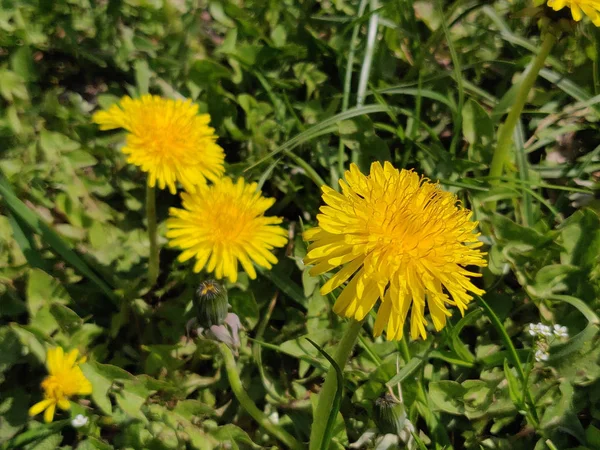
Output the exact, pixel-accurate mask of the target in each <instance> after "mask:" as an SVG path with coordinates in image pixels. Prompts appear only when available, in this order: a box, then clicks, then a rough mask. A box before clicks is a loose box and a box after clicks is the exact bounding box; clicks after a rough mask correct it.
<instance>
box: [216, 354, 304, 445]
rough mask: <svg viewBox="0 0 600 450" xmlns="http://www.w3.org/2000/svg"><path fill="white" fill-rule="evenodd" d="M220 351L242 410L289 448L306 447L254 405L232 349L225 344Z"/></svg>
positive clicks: (232, 388) (230, 383)
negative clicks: (241, 377)
mask: <svg viewBox="0 0 600 450" xmlns="http://www.w3.org/2000/svg"><path fill="white" fill-rule="evenodd" d="M218 345H219V351H220V352H221V355H222V356H223V360H224V361H225V371H226V372H227V379H228V380H229V386H230V387H231V390H232V391H233V394H234V395H235V398H237V400H238V402H240V405H242V408H244V410H245V411H246V412H247V413H248V414H250V416H251V417H252V418H253V419H254V420H256V422H258V424H259V425H260V426H261V427H263V428H264V429H265V430H266V431H267V432H268V433H269V434H270V435H271V436H273V437H274V438H276V439H278V440H280V441H281V442H283V443H284V444H285V445H286V446H287V447H288V448H291V449H293V450H302V449H304V446H303V445H302V444H300V442H298V441H297V440H296V439H295V438H294V437H293V436H292V435H291V434H289V433H288V432H287V431H285V430H283V429H282V428H280V427H279V426H277V425H275V424H274V423H273V422H271V421H270V420H269V418H268V417H267V416H266V415H265V413H263V412H262V411H261V410H260V409H258V407H257V406H256V405H255V404H254V402H253V401H252V399H251V398H250V397H249V396H248V394H247V393H246V390H245V389H244V386H243V385H242V381H241V380H240V376H239V374H238V371H237V367H236V365H235V359H234V357H233V353H232V352H231V349H230V348H229V347H228V346H227V345H226V344H224V343H222V342H221V343H219V344H218Z"/></svg>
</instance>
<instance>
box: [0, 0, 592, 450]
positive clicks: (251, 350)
mask: <svg viewBox="0 0 600 450" xmlns="http://www.w3.org/2000/svg"><path fill="white" fill-rule="evenodd" d="M361 5H362V6H363V10H362V11H360V5H359V4H357V2H353V1H350V0H332V1H326V0H323V1H311V0H304V1H302V0H283V1H280V0H270V1H269V0H262V1H261V0H248V1H243V2H242V1H236V0H223V1H205V0H177V1H164V2H163V1H160V0H103V1H100V0H97V1H94V0H62V1H54V2H51V1H45V0H37V1H36V0H22V1H18V0H0V170H1V173H2V175H1V177H0V448H3V449H9V448H10V449H50V448H61V449H70V448H76V449H85V450H87V449H110V448H134V449H138V448H149V449H184V448H193V449H202V450H204V449H217V448H262V447H267V448H269V447H271V448H272V447H276V448H277V447H279V444H278V443H277V441H275V440H273V438H271V437H269V436H268V435H266V434H265V433H264V432H263V431H261V429H259V428H258V427H257V426H256V424H255V423H254V422H253V421H252V419H251V418H250V417H249V416H248V415H247V414H246V413H245V412H244V411H243V409H241V408H240V407H239V404H238V403H237V402H236V400H235V398H233V396H232V394H231V391H230V389H229V387H228V383H227V379H226V377H225V374H224V369H223V367H222V360H221V358H220V356H219V353H218V351H217V348H216V345H215V344H214V343H213V342H212V341H209V340H193V339H188V338H187V337H186V329H185V328H186V322H187V320H188V318H189V310H190V301H191V298H192V293H193V290H194V289H195V287H196V286H197V285H198V283H199V282H200V281H202V280H203V279H204V275H202V274H200V275H195V274H192V273H191V266H190V264H179V263H177V262H176V261H175V258H176V256H177V251H175V250H172V249H168V248H166V247H165V246H164V244H165V242H166V241H165V239H164V238H161V241H160V242H161V245H162V246H163V248H162V250H161V275H160V278H159V283H158V285H157V287H155V288H153V289H151V290H150V289H148V288H147V287H145V285H144V276H145V272H146V266H147V258H148V253H149V248H148V242H147V236H146V233H145V224H144V221H145V217H144V183H145V177H144V174H143V173H141V172H140V171H139V170H137V169H136V168H135V167H132V166H129V165H127V164H126V161H125V157H124V156H123V154H122V153H120V152H119V151H118V148H119V146H120V145H121V144H122V142H123V137H124V136H123V134H120V133H100V132H99V131H98V129H97V127H96V126H95V125H93V124H92V123H91V114H92V112H93V111H94V110H96V109H97V108H102V107H106V106H108V105H110V104H112V103H113V102H115V101H116V100H117V99H118V98H120V97H121V96H123V95H125V94H129V95H131V96H137V95H139V94H141V93H145V92H152V93H157V94H161V95H164V96H169V97H180V96H184V97H189V98H192V99H193V100H194V101H195V102H197V103H198V104H199V105H200V109H201V110H202V111H204V112H208V113H210V115H211V117H212V126H214V127H215V128H216V130H217V133H218V135H219V136H220V139H219V143H220V145H221V146H222V147H223V148H225V150H226V154H227V172H228V174H230V175H232V176H244V177H245V178H247V179H249V180H258V181H259V184H260V185H261V186H262V189H263V192H264V193H265V195H267V196H272V197H275V198H276V199H277V203H276V204H275V206H274V207H273V208H272V209H271V210H270V211H269V213H270V214H273V215H281V216H283V217H284V218H285V220H286V222H285V225H286V226H287V227H289V230H290V244H289V246H288V248H286V249H283V250H281V251H280V252H278V255H277V256H278V257H279V260H280V263H279V264H278V265H277V266H276V267H275V268H274V269H273V270H272V271H271V272H262V273H261V275H260V276H259V279H258V280H256V281H252V282H249V280H248V279H247V278H245V277H240V280H239V282H238V283H236V284H235V285H228V288H229V295H230V303H231V306H232V310H233V311H234V312H235V313H237V314H238V315H239V316H240V318H241V320H242V323H243V325H244V327H245V332H244V333H243V334H242V346H241V348H240V350H239V357H238V369H239V371H240V373H241V377H242V381H243V382H244V384H245V386H246V387H247V389H248V392H249V395H250V396H251V397H252V398H253V400H254V401H255V402H256V403H257V405H258V406H259V408H261V409H263V410H264V411H265V412H266V413H267V414H268V415H271V417H272V418H274V417H277V418H278V419H277V420H278V421H279V424H280V425H282V426H283V427H284V428H286V429H287V430H288V431H289V432H290V433H292V434H294V435H295V436H296V437H297V438H298V439H299V440H300V441H304V442H306V441H307V440H308V435H309V432H310V422H311V414H312V407H313V404H314V401H315V398H316V396H315V395H314V392H317V391H318V389H319V386H320V385H321V383H322V377H323V375H324V370H325V369H326V368H327V367H328V363H327V361H326V359H325V358H324V357H323V356H321V355H320V354H319V352H318V351H317V350H316V349H315V348H314V347H312V346H311V345H310V344H309V343H308V342H307V341H306V340H305V339H304V337H305V336H309V337H310V338H311V339H313V340H314V341H315V342H317V343H318V344H319V345H322V346H323V347H324V349H325V350H326V351H327V352H329V353H331V352H332V348H333V345H334V344H335V342H337V341H338V340H339V338H340V336H341V333H342V332H343V329H344V327H345V326H346V325H345V322H344V321H343V320H341V319H339V318H338V317H336V316H335V315H334V314H333V313H332V312H331V305H332V302H333V296H331V297H330V296H328V297H326V298H324V297H323V296H321V295H320V294H319V291H318V286H319V284H320V282H321V280H320V279H319V278H314V277H311V276H310V275H309V274H308V272H307V270H306V268H305V267H304V265H303V264H302V257H303V256H304V254H305V251H306V249H305V244H304V243H303V241H302V239H301V231H302V227H303V226H304V225H305V224H313V223H314V222H315V215H316V213H317V211H318V208H319V205H320V190H319V187H320V185H321V184H323V183H327V184H331V185H332V186H335V185H336V184H337V180H338V179H339V178H340V177H342V176H343V174H342V172H341V171H340V166H341V165H342V164H343V165H344V166H345V167H347V165H348V163H349V162H350V161H354V162H356V163H357V164H358V165H359V166H360V167H361V168H362V169H363V170H364V171H366V170H368V167H369V164H370V163H371V162H373V161H384V160H389V161H392V162H393V164H394V165H395V166H396V167H405V168H414V169H415V170H416V171H418V172H419V173H423V174H424V175H425V176H427V177H429V178H430V179H432V180H439V181H440V183H441V184H442V185H443V186H444V187H445V188H446V189H448V190H450V191H452V192H456V193H457V195H458V196H459V198H461V200H462V201H463V202H464V203H465V204H466V205H467V206H468V207H470V208H471V209H473V211H474V216H475V218H476V220H479V221H480V222H481V229H482V231H483V236H482V240H484V242H485V244H486V251H488V252H489V258H490V264H489V268H488V269H485V270H484V277H483V281H482V286H484V287H485V288H486V290H487V291H488V293H487V294H486V296H485V297H484V302H475V301H474V302H473V304H472V306H471V308H470V309H469V311H468V313H467V314H466V315H465V317H464V318H461V317H460V315H459V314H458V312H456V313H455V314H454V315H453V317H452V320H451V323H450V325H449V326H448V327H447V328H446V329H445V330H444V331H443V332H442V333H439V334H437V335H433V336H431V337H430V338H429V339H428V340H427V341H417V342H410V343H409V346H408V352H407V351H406V349H403V348H402V346H399V344H397V343H393V342H385V341H383V340H381V339H375V340H374V339H373V338H372V337H371V334H370V330H371V326H372V323H373V320H372V319H373V318H372V317H371V318H369V320H368V321H367V324H366V325H365V331H364V332H363V334H362V335H361V337H360V341H359V344H358V346H357V348H356V350H355V353H354V357H353V358H352V360H351V362H350V364H349V366H348V367H347V368H346V374H345V393H344V397H343V399H342V404H341V410H340V411H341V415H340V416H338V422H337V426H336V429H335V437H334V441H333V442H332V444H331V448H344V447H347V446H348V443H349V442H353V441H356V440H357V439H358V438H359V436H360V435H361V434H362V433H363V432H364V431H366V430H367V429H368V428H372V427H373V421H372V417H373V406H374V401H375V399H376V398H378V397H379V396H381V395H382V394H384V393H385V392H387V388H386V383H387V384H389V385H390V386H394V389H395V386H396V383H401V385H402V390H403V396H404V403H405V405H406V408H407V412H408V417H409V418H410V420H411V422H412V423H413V424H414V426H415V429H416V431H417V437H418V439H417V441H418V444H419V445H420V446H422V447H421V448H423V447H426V448H450V447H453V448H468V449H483V448H485V449H488V448H489V449H533V448H535V449H546V448H550V449H553V448H559V449H563V448H578V449H597V448H600V382H599V378H600V366H599V364H598V360H599V358H600V346H599V345H598V336H597V331H598V325H599V323H600V322H599V321H598V317H597V316H596V314H597V312H598V308H599V301H598V299H599V294H600V282H599V276H600V269H599V254H600V220H599V217H598V211H599V203H598V200H597V198H596V197H597V195H596V193H597V191H596V189H597V187H598V176H597V175H598V171H599V170H600V159H599V156H598V155H599V153H600V147H598V146H597V143H598V142H599V140H600V132H599V129H598V119H599V118H600V106H599V104H600V96H598V94H599V90H600V81H599V75H598V73H599V71H598V46H599V43H600V41H599V38H600V34H599V32H598V31H597V30H596V29H595V28H593V27H592V25H591V24H590V23H589V22H584V23H583V24H582V25H581V26H579V27H578V28H577V30H576V31H574V32H571V33H568V34H566V35H565V36H563V38H562V39H561V40H560V41H559V43H558V44H557V45H556V47H555V48H554V51H553V53H552V55H553V56H552V57H551V58H550V59H549V60H548V61H547V64H546V68H545V69H543V71H542V73H541V74H540V78H539V79H538V81H537V83H536V88H535V91H534V92H533V93H532V95H531V97H530V98H529V101H528V104H527V107H526V111H525V114H524V115H523V121H522V123H521V124H520V126H519V128H518V130H517V133H516V134H515V148H514V155H513V158H512V161H513V164H511V165H510V167H509V174H508V175H507V176H506V177H505V178H503V179H502V181H501V183H500V184H499V185H498V186H494V188H492V187H491V186H490V183H489V180H488V179H487V178H486V174H487V171H488V167H489V163H490V161H491V156H492V152H493V149H494V142H495V136H496V130H497V127H498V125H499V123H500V122H501V120H502V118H503V116H504V114H505V113H506V111H507V110H508V109H509V108H510V105H511V104H512V101H513V100H514V96H515V94H516V92H515V89H514V88H511V86H512V84H513V81H514V80H515V79H516V78H517V77H518V76H519V74H520V73H522V71H523V70H524V68H525V67H526V66H527V64H528V63H529V61H530V60H531V57H532V54H533V52H535V50H536V48H537V47H538V44H539V31H538V29H537V26H536V20H535V19H532V18H531V17H527V14H522V13H520V12H522V11H523V9H524V8H527V7H530V6H531V5H527V4H518V3H509V2H505V1H496V2H477V1H468V0H456V1H454V2H452V1H445V2H444V1H442V0H437V1H413V0H395V1H392V0H389V1H382V2H376V1H371V2H361ZM369 5H370V6H369ZM373 5H375V7H376V8H377V11H376V12H377V14H378V15H379V29H378V34H377V38H376V40H375V41H374V42H373V44H374V47H373V52H372V67H371V70H370V76H369V79H368V80H369V83H368V85H367V88H368V90H367V91H366V97H365V99H364V101H362V100H361V99H357V92H359V91H360V88H359V83H358V80H359V78H360V73H361V70H362V69H363V68H364V67H365V60H366V59H368V58H365V56H366V55H368V54H369V53H370V52H369V51H367V48H366V47H367V42H368V37H367V36H368V34H367V31H368V28H369V19H370V18H371V17H372V15H373V11H372V9H371V8H372V7H373ZM365 7H366V8H365ZM353 34H354V35H355V39H352V38H353ZM349 59H353V64H352V65H351V71H350V75H351V79H350V82H347V69H346V68H347V65H348V60H349ZM345 97H347V99H348V104H347V105H346V108H344V106H345V105H344V98H345ZM357 102H358V105H359V106H358V107H357ZM348 108H350V109H348ZM346 109H348V111H347V112H344V110H346ZM340 148H341V149H342V152H341V153H340V151H339V150H340ZM340 154H341V155H343V159H340ZM490 200H498V201H499V207H498V213H492V212H491V211H490V210H489V209H487V208H485V207H484V206H483V205H484V203H485V202H487V201H490ZM176 205H179V198H178V197H177V196H172V195H170V194H169V193H168V192H159V193H158V217H159V220H160V221H161V222H162V223H161V224H160V226H159V230H160V231H161V233H163V235H164V222H163V221H164V219H165V218H166V216H167V210H168V208H169V207H170V206H176ZM484 303H485V304H487V305H489V308H488V309H485V308H482V306H484ZM490 318H492V320H493V319H497V324H498V325H499V327H495V326H493V324H492V322H490ZM539 321H544V322H546V323H559V324H561V325H566V326H568V328H569V332H570V336H571V338H570V339H569V340H568V341H567V342H563V343H558V344H556V345H553V346H552V348H551V349H550V359H549V360H548V361H547V362H546V363H543V364H539V363H534V361H533V356H532V353H533V352H532V345H533V342H532V339H531V337H530V336H529V335H528V334H527V333H526V327H527V325H528V324H529V323H532V322H539ZM53 345H62V346H64V347H66V348H67V347H68V348H75V347H77V348H79V349H80V350H81V351H82V352H85V353H86V354H87V355H88V357H89V362H88V363H86V364H85V365H84V372H85V374H86V376H87V377H88V378H89V379H90V381H91V382H92V384H93V386H94V393H93V395H92V396H91V398H90V399H84V400H82V401H80V402H79V404H78V405H76V406H75V405H74V407H73V410H72V411H71V412H69V413H63V414H62V415H61V416H58V417H57V419H56V421H55V422H54V423H53V424H52V425H45V424H42V423H41V422H39V421H37V420H32V419H30V418H28V417H27V409H28V408H29V406H30V405H32V404H33V403H35V402H37V401H38V400H39V399H40V398H41V390H40V387H39V383H40V381H41V380H42V379H43V377H44V376H45V374H46V371H45V368H44V365H43V363H44V359H45V352H46V348H48V347H50V346H53ZM407 354H408V356H411V357H408V356H407ZM519 368H521V369H523V370H524V373H525V374H526V377H525V379H523V378H521V376H520V373H519ZM90 400H91V401H90ZM79 413H83V414H86V415H88V416H89V417H90V423H89V424H88V426H86V427H84V428H81V429H77V430H75V429H74V428H72V427H71V426H70V425H69V423H70V417H74V416H75V415H76V414H79Z"/></svg>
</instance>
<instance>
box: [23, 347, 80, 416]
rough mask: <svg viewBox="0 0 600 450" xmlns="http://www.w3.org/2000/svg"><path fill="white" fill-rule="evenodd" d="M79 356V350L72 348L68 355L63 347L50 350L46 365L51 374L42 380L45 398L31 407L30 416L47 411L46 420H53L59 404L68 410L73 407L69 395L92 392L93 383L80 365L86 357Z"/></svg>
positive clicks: (45, 413)
mask: <svg viewBox="0 0 600 450" xmlns="http://www.w3.org/2000/svg"><path fill="white" fill-rule="evenodd" d="M78 356H79V352H78V351H77V350H71V351H70V352H69V353H67V354H66V355H65V352H64V350H63V349H62V348H61V347H56V348H52V349H50V350H48V354H47V355H46V366H47V367H48V372H49V373H50V375H48V376H47V377H46V378H45V379H44V381H42V389H43V390H44V400H42V401H41V402H38V403H36V404H35V405H33V406H32V407H31V408H29V415H30V416H36V415H38V414H39V413H41V412H42V411H45V412H44V421H46V422H52V419H54V412H55V410H56V406H57V405H58V407H59V408H61V409H64V410H67V409H69V408H70V407H71V403H70V402H69V397H73V396H75V395H89V394H91V393H92V385H91V383H90V382H89V381H88V379H87V378H86V377H85V376H84V375H83V372H82V371H81V368H80V367H79V364H81V363H83V362H85V358H81V359H79V360H77V357H78Z"/></svg>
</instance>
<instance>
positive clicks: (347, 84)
mask: <svg viewBox="0 0 600 450" xmlns="http://www.w3.org/2000/svg"><path fill="white" fill-rule="evenodd" d="M366 7H367V0H360V4H359V6H358V15H357V18H358V19H360V18H361V17H362V15H363V14H364V12H365V9H366ZM359 31H360V24H359V23H357V24H356V25H354V28H353V29H352V37H351V38H350V51H349V52H348V62H347V63H346V75H345V77H344V96H343V97H342V111H341V112H344V111H346V110H347V109H348V105H349V104H350V90H351V89H352V67H353V66H354V53H355V51H356V39H357V38H358V32H359ZM337 163H338V177H341V176H342V174H343V173H344V143H343V142H342V139H341V137H340V143H339V144H338V161H337ZM337 182H338V180H331V187H333V188H334V189H337Z"/></svg>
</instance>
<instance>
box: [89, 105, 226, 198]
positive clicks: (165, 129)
mask: <svg viewBox="0 0 600 450" xmlns="http://www.w3.org/2000/svg"><path fill="white" fill-rule="evenodd" d="M93 120H94V122H95V123H97V124H99V125H100V129H101V130H112V129H115V128H124V129H125V130H127V131H128V132H129V134H128V135H127V140H126V143H125V146H124V147H123V153H125V154H126V155H129V156H128V158H127V161H128V162H129V163H131V164H135V165H136V166H139V167H141V169H142V170H143V171H144V172H148V184H149V185H150V187H154V186H155V185H156V184H158V187H159V188H161V189H164V188H165V187H166V186H168V187H169V190H170V191H171V193H173V194H175V192H176V187H175V183H176V182H177V181H179V182H180V183H181V184H182V185H183V187H184V188H185V189H186V190H187V191H189V192H194V191H195V190H196V186H198V185H201V184H205V183H206V179H209V180H216V179H218V178H219V177H221V176H222V175H223V173H224V168H223V162H224V160H225V153H224V152H223V149H222V148H221V147H219V146H218V145H217V143H216V140H217V136H216V135H215V130H214V129H213V128H211V127H209V126H208V124H209V122H210V116H209V115H208V114H198V105H195V104H193V103H192V101H191V100H185V101H184V100H169V99H165V98H161V97H158V96H156V95H143V96H142V97H141V98H139V99H135V100H134V99H131V98H130V97H123V98H122V99H121V101H120V102H119V103H117V104H115V105H112V106H111V107H110V108H109V109H108V110H107V111H99V112H97V113H95V114H94V117H93Z"/></svg>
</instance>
